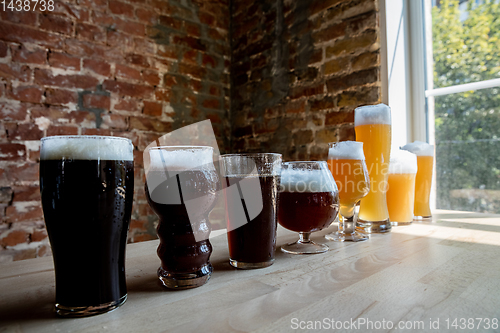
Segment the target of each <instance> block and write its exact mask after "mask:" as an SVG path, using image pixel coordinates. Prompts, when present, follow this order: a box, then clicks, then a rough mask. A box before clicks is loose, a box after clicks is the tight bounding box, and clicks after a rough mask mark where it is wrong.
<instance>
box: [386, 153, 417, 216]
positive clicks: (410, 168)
mask: <svg viewBox="0 0 500 333" xmlns="http://www.w3.org/2000/svg"><path fill="white" fill-rule="evenodd" d="M416 174H417V157H416V156H415V154H412V153H410V152H408V151H404V150H393V151H392V152H391V161H390V165H389V181H388V184H389V188H388V190H387V207H388V209H389V218H390V219H391V223H392V225H408V224H410V223H411V222H412V221H413V206H414V202H415V175H416Z"/></svg>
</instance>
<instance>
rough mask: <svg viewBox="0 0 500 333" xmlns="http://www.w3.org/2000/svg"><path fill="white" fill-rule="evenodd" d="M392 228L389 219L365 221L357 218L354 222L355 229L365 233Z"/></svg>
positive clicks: (386, 230) (385, 230)
mask: <svg viewBox="0 0 500 333" xmlns="http://www.w3.org/2000/svg"><path fill="white" fill-rule="evenodd" d="M391 228H392V225H391V221H389V219H387V220H384V221H365V220H361V219H358V222H357V223H356V230H357V231H359V232H362V233H365V234H373V233H386V232H390V231H391Z"/></svg>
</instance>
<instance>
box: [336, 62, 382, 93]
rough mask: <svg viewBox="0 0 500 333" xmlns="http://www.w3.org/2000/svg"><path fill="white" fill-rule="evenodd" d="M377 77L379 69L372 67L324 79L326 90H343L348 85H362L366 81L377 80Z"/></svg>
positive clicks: (348, 86)
mask: <svg viewBox="0 0 500 333" xmlns="http://www.w3.org/2000/svg"><path fill="white" fill-rule="evenodd" d="M378 79H379V69H378V68H372V69H367V70H362V71H359V72H355V73H352V74H349V75H345V76H342V77H334V78H332V79H329V80H328V81H326V86H327V87H328V92H337V91H343V90H345V89H347V88H350V87H355V86H362V85H365V84H368V83H373V82H377V81H378Z"/></svg>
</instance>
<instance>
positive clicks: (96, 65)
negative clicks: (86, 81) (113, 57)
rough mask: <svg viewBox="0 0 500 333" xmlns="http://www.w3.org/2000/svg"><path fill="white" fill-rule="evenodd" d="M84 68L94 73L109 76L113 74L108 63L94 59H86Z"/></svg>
mask: <svg viewBox="0 0 500 333" xmlns="http://www.w3.org/2000/svg"><path fill="white" fill-rule="evenodd" d="M83 68H85V69H89V70H91V71H92V72H94V73H97V74H100V75H103V76H108V75H109V74H110V72H111V66H110V65H109V63H107V62H106V61H101V60H94V59H84V60H83Z"/></svg>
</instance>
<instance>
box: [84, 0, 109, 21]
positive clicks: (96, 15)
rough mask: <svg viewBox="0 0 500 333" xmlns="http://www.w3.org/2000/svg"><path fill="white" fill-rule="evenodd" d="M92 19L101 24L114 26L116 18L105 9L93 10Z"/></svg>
mask: <svg viewBox="0 0 500 333" xmlns="http://www.w3.org/2000/svg"><path fill="white" fill-rule="evenodd" d="M89 1H91V0H89ZM92 21H93V22H94V23H95V24H97V25H99V26H112V25H113V24H114V23H115V18H114V17H113V16H111V15H109V14H108V13H106V12H105V11H104V10H103V11H99V10H94V11H92Z"/></svg>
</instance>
